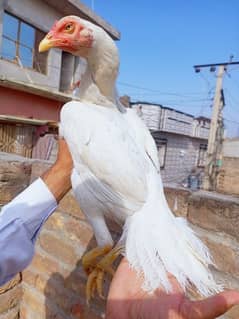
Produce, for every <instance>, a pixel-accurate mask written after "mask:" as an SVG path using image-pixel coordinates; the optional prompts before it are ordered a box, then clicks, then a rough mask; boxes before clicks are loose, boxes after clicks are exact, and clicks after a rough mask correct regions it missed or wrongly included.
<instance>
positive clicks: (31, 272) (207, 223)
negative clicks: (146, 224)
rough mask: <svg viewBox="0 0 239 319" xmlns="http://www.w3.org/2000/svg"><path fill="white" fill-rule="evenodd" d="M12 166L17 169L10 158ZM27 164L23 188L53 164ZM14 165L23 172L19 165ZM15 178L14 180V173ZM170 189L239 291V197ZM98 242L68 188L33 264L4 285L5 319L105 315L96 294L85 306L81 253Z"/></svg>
mask: <svg viewBox="0 0 239 319" xmlns="http://www.w3.org/2000/svg"><path fill="white" fill-rule="evenodd" d="M0 159H1V158H0ZM8 160H9V158H8ZM0 162H1V163H2V162H3V161H0ZM23 162H24V163H25V165H26V162H25V161H23ZM2 165H6V163H4V164H2ZM9 165H10V167H12V163H11V161H10V160H9ZM19 165H20V163H19ZM21 165H22V162H21ZM28 166H29V167H30V168H29V170H30V173H31V174H29V170H28V173H27V174H26V173H25V170H23V171H22V174H19V177H18V178H19V180H21V181H22V180H24V181H25V184H24V186H25V185H26V184H27V182H29V181H30V180H31V181H32V180H34V179H35V178H36V177H37V176H39V175H41V174H42V172H43V171H45V170H46V169H47V168H48V167H49V163H46V162H44V163H41V162H32V161H30V162H27V167H28ZM14 167H17V169H16V171H18V167H19V166H18V165H16V166H14ZM16 176H17V174H16ZM10 177H11V178H15V175H14V174H12V175H10ZM20 177H21V178H22V179H20ZM11 178H10V179H11ZM9 183H10V181H9ZM6 189H8V188H6ZM0 191H1V184H0ZM2 191H3V190H2ZM16 191H17V190H16V189H15V192H16ZM18 191H20V189H19V190H18ZM165 191H166V195H167V199H168V202H169V205H170V207H171V208H172V210H173V211H174V212H175V214H176V215H178V216H184V217H186V218H187V219H188V221H189V222H190V223H191V225H192V227H193V228H194V230H195V231H196V232H197V233H198V234H199V235H200V236H201V237H202V239H203V240H204V241H205V243H207V245H208V246H209V247H210V249H211V252H212V254H213V257H214V260H215V263H216V266H215V267H214V268H213V272H214V273H215V276H216V277H217V278H218V279H220V280H221V281H222V282H224V283H225V287H231V288H237V289H239V279H238V278H239V277H238V276H239V249H238V247H239V245H238V244H239V243H238V241H239V236H238V228H239V215H238V209H239V199H238V198H235V197H232V196H227V195H220V194H216V193H209V192H203V191H199V192H194V193H192V192H190V191H188V190H185V189H179V188H173V187H171V186H170V187H167V188H166V189H165ZM15 192H13V191H12V190H11V195H9V196H8V195H7V192H5V191H4V192H3V193H6V194H5V198H10V197H11V196H13V194H14V195H15ZM110 229H111V230H113V233H114V237H115V238H116V237H118V236H119V229H118V228H117V227H116V226H115V225H113V224H110ZM94 245H95V240H94V238H93V233H92V230H91V228H90V226H89V225H88V223H87V222H86V220H85V218H84V215H83V214H82V212H81V211H80V209H79V207H78V205H77V203H76V202H75V200H74V198H73V196H72V193H71V192H69V193H68V194H67V195H66V196H65V197H64V198H63V200H62V201H61V202H60V204H59V206H58V208H57V210H56V212H55V213H54V214H53V215H52V216H51V217H50V218H49V219H48V221H47V222H46V224H45V225H44V226H43V228H42V231H41V234H40V236H39V239H38V241H37V245H36V253H35V256H34V259H33V261H32V263H31V265H30V266H29V267H28V268H27V269H26V270H25V271H24V272H23V273H22V274H21V275H18V276H16V278H14V280H13V281H12V282H11V283H8V285H7V286H5V287H1V289H0V319H15V318H18V316H20V318H22V319H32V318H34V319H53V318H55V319H66V318H72V319H77V318H83V319H84V318H89V319H91V318H92V319H97V318H103V317H104V309H105V302H104V301H102V300H100V299H98V298H97V299H95V300H94V302H93V303H92V304H91V307H90V308H88V307H87V306H86V304H85V283H86V276H85V274H84V272H83V270H82V266H81V256H82V255H83V254H84V253H85V251H86V250H88V249H89V248H90V247H93V246H94ZM20 282H21V284H20V285H19V283H20ZM238 317H239V309H238V307H235V308H234V309H233V310H232V311H231V312H229V313H228V314H227V316H224V317H223V318H227V319H229V318H230V319H236V318H238Z"/></svg>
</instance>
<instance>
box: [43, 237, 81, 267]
mask: <svg viewBox="0 0 239 319" xmlns="http://www.w3.org/2000/svg"><path fill="white" fill-rule="evenodd" d="M39 242H40V246H41V247H42V249H44V250H45V251H46V252H47V253H48V254H50V255H52V256H54V257H55V258H58V259H59V260H60V261H62V262H64V263H66V264H69V265H75V264H76V262H77V260H78V259H79V258H78V256H77V254H76V252H75V248H74V247H73V246H72V245H70V244H68V243H66V240H65V239H64V238H62V239H60V238H58V237H56V236H54V235H53V234H51V233H46V232H44V233H42V234H41V236H40V239H39Z"/></svg>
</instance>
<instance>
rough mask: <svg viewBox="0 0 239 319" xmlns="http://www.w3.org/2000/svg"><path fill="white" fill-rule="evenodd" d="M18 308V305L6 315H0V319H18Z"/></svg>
mask: <svg viewBox="0 0 239 319" xmlns="http://www.w3.org/2000/svg"><path fill="white" fill-rule="evenodd" d="M19 315H20V307H19V305H18V306H16V307H14V308H12V309H10V310H9V311H7V312H6V313H4V314H2V315H0V319H19Z"/></svg>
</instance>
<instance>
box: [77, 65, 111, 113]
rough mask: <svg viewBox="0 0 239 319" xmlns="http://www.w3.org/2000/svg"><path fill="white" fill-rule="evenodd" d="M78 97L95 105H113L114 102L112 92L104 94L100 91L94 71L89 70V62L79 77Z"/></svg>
mask: <svg viewBox="0 0 239 319" xmlns="http://www.w3.org/2000/svg"><path fill="white" fill-rule="evenodd" d="M111 86H112V83H111ZM112 92H113V88H112ZM79 97H80V99H81V100H82V101H84V102H90V103H94V104H97V105H103V106H109V107H113V105H114V104H115V97H114V95H113V94H111V95H108V96H106V95H104V94H103V93H102V90H101V86H100V85H99V84H98V83H97V82H96V81H95V76H94V73H93V72H92V71H91V68H90V66H89V64H88V65H87V68H86V71H85V73H84V74H83V75H82V77H81V81H80V93H79Z"/></svg>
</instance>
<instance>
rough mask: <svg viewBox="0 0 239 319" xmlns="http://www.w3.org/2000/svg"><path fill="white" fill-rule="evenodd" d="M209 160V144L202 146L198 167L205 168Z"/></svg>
mask: <svg viewBox="0 0 239 319" xmlns="http://www.w3.org/2000/svg"><path fill="white" fill-rule="evenodd" d="M206 158H207V144H200V146H199V153H198V167H204V166H205V164H206Z"/></svg>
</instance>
